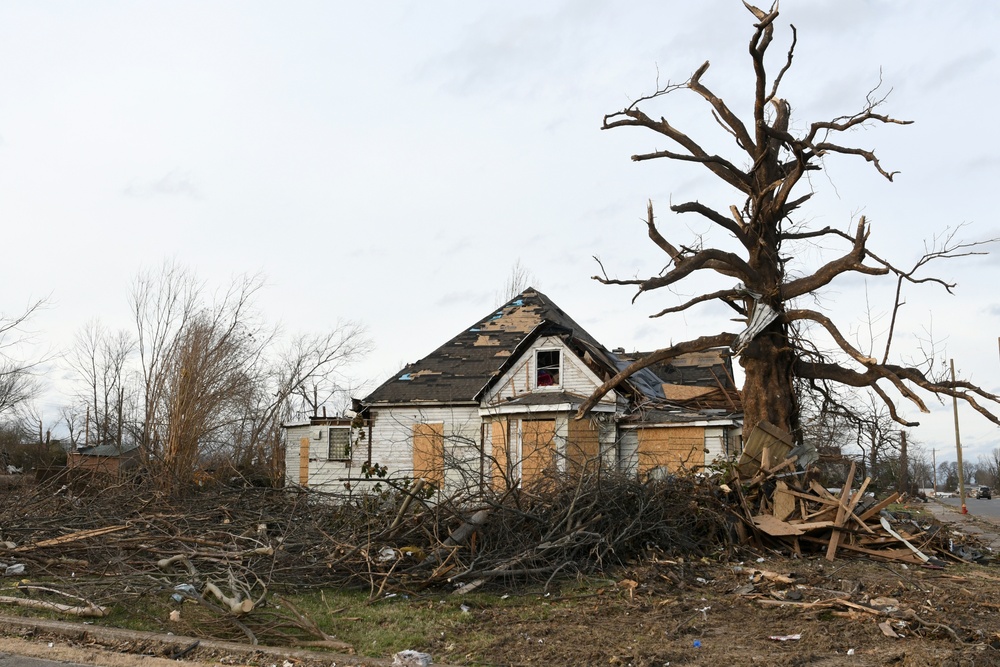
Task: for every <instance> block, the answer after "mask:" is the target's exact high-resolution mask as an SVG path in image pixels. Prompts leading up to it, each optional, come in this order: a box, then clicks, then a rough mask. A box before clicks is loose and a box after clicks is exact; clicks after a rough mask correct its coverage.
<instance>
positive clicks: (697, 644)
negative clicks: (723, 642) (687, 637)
mask: <svg viewBox="0 0 1000 667" xmlns="http://www.w3.org/2000/svg"><path fill="white" fill-rule="evenodd" d="M693 646H694V647H695V648H701V640H700V639H695V640H694V644H693Z"/></svg>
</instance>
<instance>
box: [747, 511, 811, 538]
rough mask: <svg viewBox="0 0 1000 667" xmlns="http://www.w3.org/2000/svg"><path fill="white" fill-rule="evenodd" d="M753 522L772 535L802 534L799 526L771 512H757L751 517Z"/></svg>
mask: <svg viewBox="0 0 1000 667" xmlns="http://www.w3.org/2000/svg"><path fill="white" fill-rule="evenodd" d="M753 524H754V525H755V526H757V528H758V529H760V530H761V531H762V532H765V533H767V534H768V535H770V536H772V537H785V536H788V535H802V534H804V532H803V530H802V528H801V527H799V526H794V525H792V524H790V523H785V522H784V521H782V520H781V519H778V518H777V517H775V516H773V515H771V514H758V515H757V516H755V517H753Z"/></svg>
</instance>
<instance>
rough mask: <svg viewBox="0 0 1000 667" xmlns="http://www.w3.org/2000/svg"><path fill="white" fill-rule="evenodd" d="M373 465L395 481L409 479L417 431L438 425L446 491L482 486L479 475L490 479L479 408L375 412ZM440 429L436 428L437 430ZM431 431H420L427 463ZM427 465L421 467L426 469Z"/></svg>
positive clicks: (424, 457)
mask: <svg viewBox="0 0 1000 667" xmlns="http://www.w3.org/2000/svg"><path fill="white" fill-rule="evenodd" d="M370 419H371V423H372V427H371V432H372V436H371V439H372V442H371V449H372V461H373V462H375V463H378V464H380V465H383V466H386V467H387V468H388V469H389V475H390V476H393V477H402V476H409V477H412V476H413V473H414V448H413V445H414V429H415V426H417V425H419V424H427V425H430V424H435V425H438V426H439V427H440V433H441V440H440V442H441V444H442V451H440V452H439V453H436V454H439V455H440V458H441V459H443V463H444V465H443V467H444V490H445V491H446V492H450V491H454V490H457V489H459V488H463V487H466V486H468V485H469V484H475V485H478V484H479V483H480V471H481V468H482V471H483V474H484V475H488V469H487V468H484V466H485V461H484V460H483V458H482V456H481V452H482V449H481V447H482V429H481V426H480V425H481V423H482V420H481V419H480V417H479V408H478V406H467V407H466V406H462V407H422V408H421V407H410V406H407V407H396V408H380V409H372V410H371V415H370ZM436 428H437V427H435V429H436ZM428 432H429V430H426V429H421V428H420V427H417V438H418V441H419V444H421V445H422V446H421V447H419V452H418V458H421V460H428V459H427V458H426V457H429V456H431V454H432V453H433V452H431V451H430V444H429V441H430V440H431V438H427V437H425V436H426V433H428ZM424 465H427V464H420V467H424Z"/></svg>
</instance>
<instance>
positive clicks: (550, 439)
mask: <svg viewBox="0 0 1000 667" xmlns="http://www.w3.org/2000/svg"><path fill="white" fill-rule="evenodd" d="M555 438H556V420H555V419H524V420H522V421H521V460H520V463H521V482H522V483H523V484H531V483H534V482H537V481H538V480H540V479H541V478H542V476H543V474H544V473H545V470H546V469H547V468H550V467H554V464H555V453H556V452H555Z"/></svg>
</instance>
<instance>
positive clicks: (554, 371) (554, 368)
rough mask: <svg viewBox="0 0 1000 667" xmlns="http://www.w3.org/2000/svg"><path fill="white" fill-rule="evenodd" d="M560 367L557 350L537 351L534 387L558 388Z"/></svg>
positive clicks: (560, 361) (560, 362)
mask: <svg viewBox="0 0 1000 667" xmlns="http://www.w3.org/2000/svg"><path fill="white" fill-rule="evenodd" d="M561 366H562V359H561V356H560V353H559V350H538V351H537V352H536V353H535V386H536V387H558V386H559V370H560V367H561Z"/></svg>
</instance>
